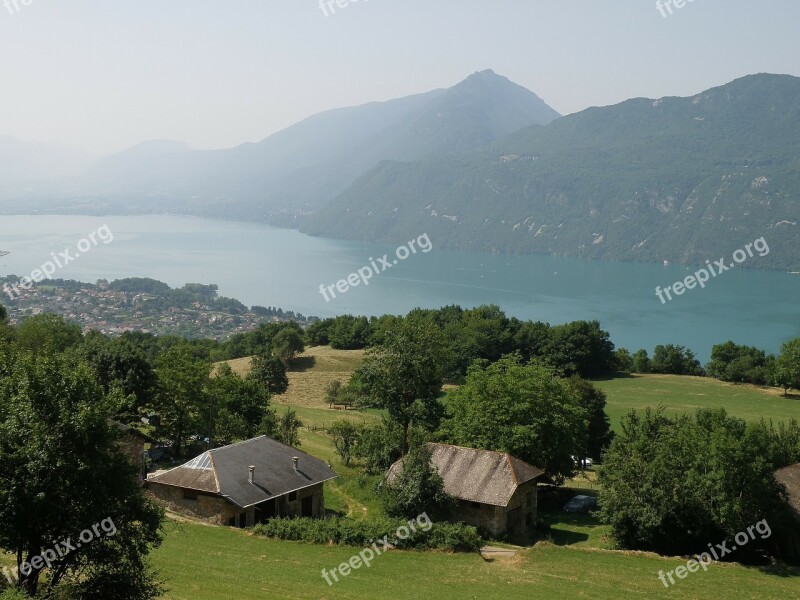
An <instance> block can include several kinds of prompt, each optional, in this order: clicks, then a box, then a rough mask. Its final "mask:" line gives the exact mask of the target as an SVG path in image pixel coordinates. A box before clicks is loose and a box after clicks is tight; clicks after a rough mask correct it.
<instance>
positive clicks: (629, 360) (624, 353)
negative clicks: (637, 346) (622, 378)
mask: <svg viewBox="0 0 800 600" xmlns="http://www.w3.org/2000/svg"><path fill="white" fill-rule="evenodd" d="M614 358H615V362H616V365H617V371H619V372H621V373H633V356H631V353H630V352H629V351H628V349H627V348H618V349H617V351H616V352H615V353H614Z"/></svg>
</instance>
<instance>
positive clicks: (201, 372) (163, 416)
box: [156, 344, 211, 455]
mask: <svg viewBox="0 0 800 600" xmlns="http://www.w3.org/2000/svg"><path fill="white" fill-rule="evenodd" d="M156 372H157V374H158V400H157V406H158V413H159V416H160V434H161V435H163V436H164V437H166V438H168V439H170V440H172V442H173V449H174V452H175V454H176V455H180V454H181V451H182V450H183V447H184V444H185V442H186V440H187V438H189V436H191V435H197V436H200V435H201V434H202V435H203V436H205V434H206V424H207V423H208V418H207V415H208V410H209V408H208V407H209V406H210V403H209V398H208V393H209V389H208V388H209V384H210V379H209V378H210V374H211V363H210V362H209V361H206V360H202V359H198V358H197V357H196V356H195V355H194V352H193V349H192V347H191V346H189V345H187V344H179V345H176V346H173V347H172V348H170V349H169V350H167V351H166V352H164V354H162V355H161V356H160V357H159V358H158V361H157V362H156Z"/></svg>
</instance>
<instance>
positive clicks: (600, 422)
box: [569, 376, 614, 461]
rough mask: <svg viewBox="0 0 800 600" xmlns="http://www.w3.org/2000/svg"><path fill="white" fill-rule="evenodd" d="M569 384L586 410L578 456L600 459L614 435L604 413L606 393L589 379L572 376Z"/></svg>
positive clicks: (609, 421)
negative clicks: (584, 434) (586, 428)
mask: <svg viewBox="0 0 800 600" xmlns="http://www.w3.org/2000/svg"><path fill="white" fill-rule="evenodd" d="M569 386H570V388H571V389H572V392H573V393H574V394H575V396H576V397H577V398H578V404H579V405H580V406H581V408H583V410H584V411H585V412H586V418H587V419H588V430H587V435H586V440H585V442H584V444H583V445H582V450H583V451H582V452H581V453H579V454H578V456H580V457H581V458H586V457H590V458H592V459H593V460H594V461H600V459H601V457H602V454H603V452H605V450H606V448H608V446H609V444H611V440H612V439H613V437H614V436H613V432H612V431H611V420H610V419H609V418H608V415H607V414H606V395H605V393H604V392H603V391H602V390H600V389H598V388H597V387H595V386H594V385H592V384H591V383H590V382H589V381H586V380H585V379H581V378H580V377H578V376H572V377H571V378H570V379H569Z"/></svg>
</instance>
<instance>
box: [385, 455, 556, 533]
mask: <svg viewBox="0 0 800 600" xmlns="http://www.w3.org/2000/svg"><path fill="white" fill-rule="evenodd" d="M428 447H429V449H430V452H431V465H432V466H433V467H434V468H435V469H436V470H437V471H438V472H439V475H440V476H441V477H442V479H443V480H444V490H445V492H447V494H448V495H450V496H452V497H453V498H455V500H456V507H455V509H454V511H453V520H454V521H461V522H464V523H467V524H468V525H474V526H475V527H477V528H478V529H479V530H481V531H483V532H485V533H488V534H489V535H490V536H491V537H495V538H498V537H503V536H508V537H511V538H522V537H525V536H526V535H527V534H529V533H530V532H532V530H533V529H534V528H535V527H536V510H537V501H538V496H537V480H538V479H539V478H540V477H542V475H544V471H542V469H539V468H538V467H534V466H532V465H529V464H528V463H526V462H524V461H522V460H519V459H518V458H515V457H513V456H510V455H509V454H506V453H504V452H492V451H490V450H478V449H475V448H462V447H460V446H451V445H448V444H428ZM402 468H403V462H402V460H399V461H397V462H396V463H394V464H393V465H392V466H391V467H390V468H389V472H388V474H387V480H389V481H391V480H392V479H394V478H395V477H396V476H397V474H398V473H399V472H401V471H402Z"/></svg>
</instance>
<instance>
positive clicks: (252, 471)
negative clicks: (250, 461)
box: [247, 465, 256, 483]
mask: <svg viewBox="0 0 800 600" xmlns="http://www.w3.org/2000/svg"><path fill="white" fill-rule="evenodd" d="M247 470H248V471H250V476H249V477H248V478H247V480H248V481H249V482H250V483H253V475H255V472H256V468H255V466H253V465H250V466H249V467H248V468H247Z"/></svg>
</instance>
